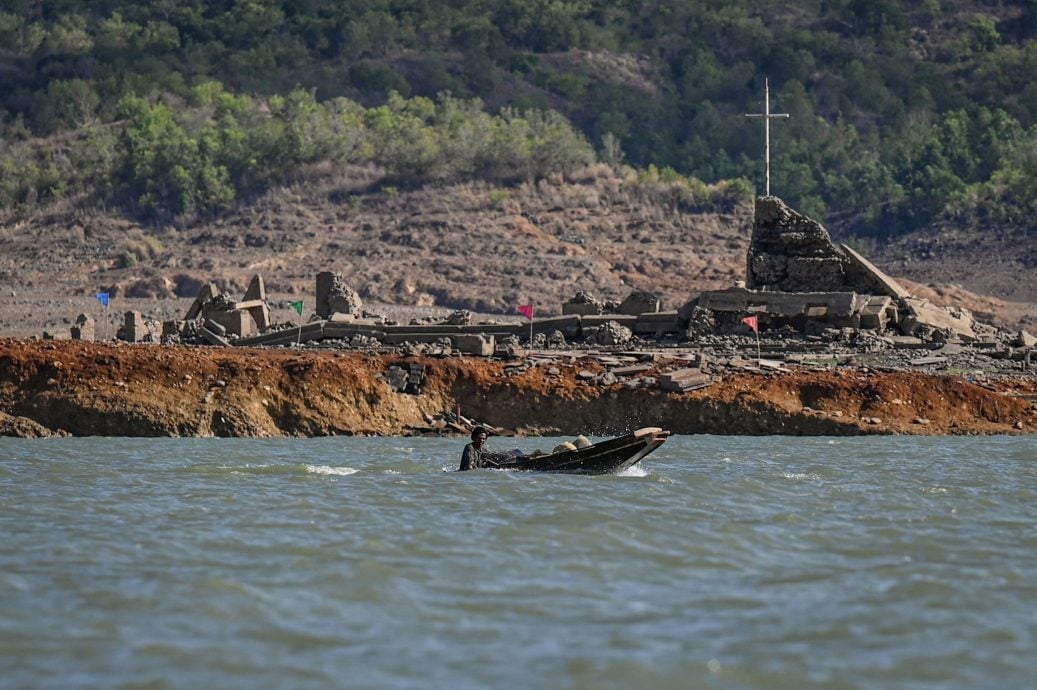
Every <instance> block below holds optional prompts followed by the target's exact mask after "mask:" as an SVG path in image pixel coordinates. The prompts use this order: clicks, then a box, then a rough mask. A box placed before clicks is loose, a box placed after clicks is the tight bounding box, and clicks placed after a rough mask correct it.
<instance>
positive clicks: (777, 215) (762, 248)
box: [746, 196, 906, 298]
mask: <svg viewBox="0 0 1037 690" xmlns="http://www.w3.org/2000/svg"><path fill="white" fill-rule="evenodd" d="M746 287H748V288H750V289H754V290H767V291H774V292H856V293H859V294H865V295H887V296H889V297H894V298H899V297H902V296H903V295H904V294H906V293H905V292H904V291H903V289H902V288H900V286H898V285H896V283H895V281H893V280H892V279H890V278H889V277H888V276H885V275H884V274H882V273H881V272H880V271H878V270H877V269H875V267H874V266H871V265H870V264H868V263H867V262H866V261H863V259H862V257H859V256H858V255H856V254H855V253H853V252H852V251H849V250H848V249H845V248H842V247H838V246H836V245H835V244H833V243H832V238H831V237H830V236H829V234H828V231H827V230H826V229H825V228H824V226H822V225H821V224H820V223H819V222H817V221H816V220H814V219H812V218H809V217H807V216H805V215H803V214H801V213H798V212H796V211H794V210H792V209H791V208H789V207H788V206H786V205H785V202H784V201H782V200H781V199H779V198H778V197H776V196H766V197H759V198H757V199H756V213H755V216H754V220H753V234H752V239H751V241H750V243H749V252H748V256H747V261H746Z"/></svg>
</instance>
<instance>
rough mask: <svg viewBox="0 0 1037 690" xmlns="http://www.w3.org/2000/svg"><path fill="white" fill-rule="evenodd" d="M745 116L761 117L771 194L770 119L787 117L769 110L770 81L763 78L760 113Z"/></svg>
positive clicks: (768, 188) (768, 193)
mask: <svg viewBox="0 0 1037 690" xmlns="http://www.w3.org/2000/svg"><path fill="white" fill-rule="evenodd" d="M745 116H746V117H762V118H763V131H764V132H765V135H764V136H765V137H766V142H767V143H766V149H765V150H764V158H765V159H766V161H767V194H766V196H770V195H771V120H777V119H779V118H787V117H788V116H789V114H788V113H772V112H771V88H770V83H769V82H768V80H767V79H766V78H765V79H764V80H763V112H762V113H752V114H749V113H746V115H745Z"/></svg>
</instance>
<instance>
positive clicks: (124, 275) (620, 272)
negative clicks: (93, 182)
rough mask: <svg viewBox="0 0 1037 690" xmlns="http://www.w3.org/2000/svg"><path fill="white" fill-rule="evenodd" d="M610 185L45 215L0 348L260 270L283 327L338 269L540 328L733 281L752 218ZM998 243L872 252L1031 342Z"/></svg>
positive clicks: (325, 192) (238, 281) (416, 304)
mask: <svg viewBox="0 0 1037 690" xmlns="http://www.w3.org/2000/svg"><path fill="white" fill-rule="evenodd" d="M624 174H628V173H621V172H617V171H616V170H614V169H612V168H609V167H608V166H602V165H598V166H593V167H590V168H586V169H584V170H582V171H580V172H577V173H573V174H571V175H568V176H561V175H556V176H552V177H551V178H550V179H547V180H543V181H541V182H540V183H536V184H531V183H527V184H520V185H516V186H513V187H493V186H489V185H485V184H456V185H451V186H445V187H425V188H419V189H416V190H412V191H406V190H403V191H400V190H395V189H392V190H382V191H377V192H366V191H364V190H365V189H366V178H365V171H363V170H353V171H350V172H348V174H347V173H342V174H340V175H337V176H327V177H324V178H320V179H318V180H315V181H313V182H310V183H307V184H305V185H299V186H297V187H294V188H285V189H280V190H276V191H273V192H270V193H268V194H267V195H265V196H264V197H262V198H260V199H258V200H257V201H256V202H255V203H254V204H252V205H249V206H243V207H242V208H240V209H239V210H237V211H235V212H233V213H226V214H223V215H221V216H219V217H217V218H215V219H213V220H211V221H205V222H201V221H199V222H195V223H193V224H191V225H189V226H188V227H185V228H183V229H180V230H176V229H174V228H172V227H167V228H165V229H162V230H160V231H157V232H156V231H153V230H150V229H148V228H145V227H142V226H140V225H138V224H136V223H134V222H133V221H131V220H128V219H126V218H125V217H122V216H120V215H118V214H114V213H110V214H103V213H100V212H98V211H96V210H88V211H87V210H82V209H76V208H74V207H70V206H66V207H64V208H62V209H53V210H52V211H51V212H49V213H46V214H38V215H36V216H34V217H32V218H30V219H28V220H25V221H20V222H7V223H4V224H3V225H0V286H2V292H0V336H12V335H16V336H25V335H34V334H35V335H38V334H39V333H40V332H41V331H43V330H50V331H52V332H63V333H67V330H68V326H69V324H70V323H71V321H72V319H74V317H75V316H76V314H78V313H80V312H87V313H90V314H93V315H94V316H95V317H97V316H99V309H100V305H99V304H98V303H97V301H96V300H95V299H94V297H93V296H94V294H95V293H96V292H100V291H109V292H111V293H112V295H113V302H112V310H113V312H114V313H116V314H118V313H120V312H122V311H125V310H128V309H138V310H140V311H142V312H143V313H144V314H145V315H146V316H149V317H151V318H155V319H172V318H182V316H183V314H184V313H185V312H186V310H187V307H188V306H189V304H190V302H191V300H192V298H193V297H194V296H195V294H196V293H197V290H198V288H199V287H200V285H201V284H202V283H203V282H205V281H209V280H212V281H215V282H217V284H218V285H220V286H221V288H223V289H224V290H225V291H227V292H229V293H230V294H231V296H232V297H234V298H240V297H241V295H242V294H243V292H244V290H245V287H246V286H247V284H248V281H249V280H250V279H251V277H252V276H253V275H256V274H258V275H261V276H262V277H263V278H264V280H265V282H266V285H267V289H268V291H269V292H270V294H271V296H272V299H273V300H274V304H275V305H280V308H279V309H277V310H275V314H274V316H275V319H276V320H280V321H289V320H294V319H295V318H297V317H296V316H295V314H294V312H292V311H291V310H290V309H289V308H288V301H290V300H298V299H303V300H304V303H305V304H306V305H307V306H308V308H312V305H313V302H312V300H313V293H314V278H315V275H316V273H317V272H319V271H322V270H334V271H338V272H340V273H342V274H343V276H344V277H345V278H346V280H347V282H348V283H349V284H350V285H351V286H352V287H353V288H354V289H356V290H357V291H358V292H359V293H360V295H361V297H362V298H363V299H364V300H365V302H366V303H367V304H368V305H369V307H370V309H371V310H373V311H375V312H377V313H386V312H387V310H392V311H391V313H390V315H391V316H397V317H400V318H408V317H411V316H423V315H432V314H439V315H443V314H445V313H449V311H451V310H454V309H468V310H470V311H473V312H479V313H485V314H491V315H493V314H495V315H511V316H514V315H515V307H516V305H518V304H525V303H529V302H533V303H534V304H536V305H537V310H538V311H537V313H538V315H547V314H557V313H559V311H560V307H561V304H562V303H563V302H565V301H566V300H568V299H570V298H572V297H573V296H574V295H575V294H576V293H577V292H578V291H580V290H585V291H588V292H590V293H592V294H593V295H594V296H596V297H598V298H599V299H617V300H621V299H623V298H624V297H626V296H627V295H628V294H629V293H630V292H631V291H633V290H647V291H650V292H653V293H655V294H657V295H658V296H659V297H660V298H661V300H662V302H663V305H664V308H671V309H672V308H677V307H679V306H680V305H682V304H683V303H684V302H686V301H687V300H688V299H689V298H691V297H692V296H694V295H695V294H697V293H698V292H701V291H702V290H707V289H716V288H723V287H727V286H730V285H732V284H733V283H734V282H735V281H737V280H742V279H744V277H745V275H744V272H745V255H746V250H747V248H748V241H749V235H750V230H751V223H752V209H751V207H749V206H748V205H744V206H741V205H740V206H735V207H733V208H731V209H730V210H728V211H724V212H721V211H718V212H713V213H699V214H694V213H688V212H682V211H680V210H675V209H674V208H673V206H672V205H670V204H668V203H667V197H666V196H665V194H663V193H662V192H657V193H655V194H654V195H653V193H650V192H648V191H646V190H645V188H643V187H637V186H631V185H629V184H627V183H626V182H625V180H627V179H628V178H626V177H624ZM937 239H939V238H937ZM986 239H988V240H990V241H991V242H993V241H994V240H993V239H991V238H989V237H986ZM1012 239H1013V241H1012V242H1011V243H1007V242H1006V243H1005V244H1004V246H1003V251H1001V253H1000V254H999V253H997V252H996V251H995V249H994V248H993V247H992V246H987V245H983V246H982V247H979V248H977V246H976V245H974V244H968V243H966V242H964V241H961V242H951V241H950V240H949V239H948V240H945V241H943V242H940V243H939V246H940V247H941V249H940V251H938V252H933V251H929V252H925V251H921V250H912V249H911V246H913V245H890V246H888V247H884V248H883V249H882V251H879V252H877V253H876V254H870V253H869V255H871V256H872V258H873V259H874V260H875V262H876V263H877V264H878V265H879V266H880V267H881V268H883V269H885V270H887V271H888V272H889V273H890V274H891V275H893V276H895V277H897V278H902V279H905V281H904V282H905V284H906V285H907V286H908V287H909V289H911V291H912V292H914V293H915V294H918V295H919V296H923V297H928V298H930V299H932V301H934V302H936V303H938V304H944V305H947V306H964V307H966V308H969V309H971V310H973V311H974V312H976V313H977V314H978V315H980V316H981V317H982V319H983V320H986V321H988V322H993V323H995V324H997V325H1001V326H1004V327H1006V328H1013V329H1014V328H1018V327H1020V326H1027V327H1029V329H1030V330H1031V331H1033V330H1035V329H1034V324H1037V308H1035V306H1034V296H1035V295H1037V278H1035V272H1034V271H1033V270H1029V269H1027V268H1026V266H1030V267H1031V268H1032V260H1033V256H1034V252H1035V249H1034V243H1033V239H1032V238H1028V236H1026V235H1020V236H1016V237H1014V238H1012ZM978 240H979V238H976V237H974V238H973V240H972V241H974V242H975V241H978ZM915 241H917V242H922V240H921V239H918V238H916V240H915ZM932 241H933V242H936V239H934V240H932ZM919 246H921V245H919ZM905 247H906V248H905ZM898 252H900V253H898ZM977 255H979V256H982V257H983V261H982V262H979V261H977V260H976V256H977ZM1027 257H1029V258H1027ZM908 259H909V260H908ZM1027 261H1029V262H1031V263H1026V262H1027ZM127 264H132V265H130V266H127Z"/></svg>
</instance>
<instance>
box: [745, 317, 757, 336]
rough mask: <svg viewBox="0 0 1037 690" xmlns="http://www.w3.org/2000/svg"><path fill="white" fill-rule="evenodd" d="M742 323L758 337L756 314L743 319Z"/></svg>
mask: <svg viewBox="0 0 1037 690" xmlns="http://www.w3.org/2000/svg"><path fill="white" fill-rule="evenodd" d="M742 323H744V324H745V325H746V326H748V327H749V328H751V329H753V333H755V334H756V335H760V323H759V321H758V320H757V318H756V314H753V315H752V316H747V317H745V318H744V319H742Z"/></svg>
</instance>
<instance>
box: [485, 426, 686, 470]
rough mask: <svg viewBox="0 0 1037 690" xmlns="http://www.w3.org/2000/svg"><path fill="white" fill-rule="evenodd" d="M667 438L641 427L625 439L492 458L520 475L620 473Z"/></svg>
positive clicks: (639, 460)
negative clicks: (546, 451)
mask: <svg viewBox="0 0 1037 690" xmlns="http://www.w3.org/2000/svg"><path fill="white" fill-rule="evenodd" d="M669 435H670V432H669V431H664V430H663V429H660V428H658V427H645V428H644V429H638V430H637V431H634V432H632V433H629V434H626V435H625V436H617V437H615V438H610V439H608V440H605V441H599V442H598V443H594V444H591V445H589V446H585V447H583V448H576V449H575V450H563V451H560V452H557V453H547V454H541V455H520V456H517V457H495V458H494V460H495V461H496V463H495V464H496V466H497V468H498V469H502V470H520V471H523V472H566V473H569V474H612V473H616V472H622V471H623V470H625V469H627V468H629V467H633V466H634V465H636V464H637V463H639V462H641V458H643V457H644V456H646V455H648V454H649V453H651V452H652V451H654V450H655V449H656V448H658V447H659V446H661V445H662V444H663V443H665V442H666V438H667V437H668V436H669Z"/></svg>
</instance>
